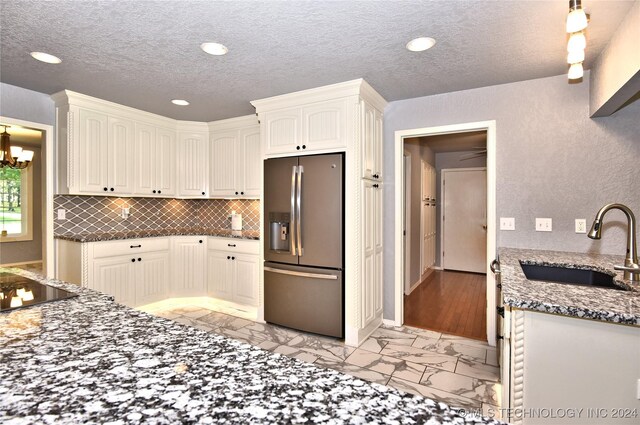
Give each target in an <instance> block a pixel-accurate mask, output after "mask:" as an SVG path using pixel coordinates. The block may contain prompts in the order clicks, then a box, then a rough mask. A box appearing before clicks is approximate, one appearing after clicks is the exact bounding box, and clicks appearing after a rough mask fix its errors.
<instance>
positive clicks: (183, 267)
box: [171, 236, 207, 297]
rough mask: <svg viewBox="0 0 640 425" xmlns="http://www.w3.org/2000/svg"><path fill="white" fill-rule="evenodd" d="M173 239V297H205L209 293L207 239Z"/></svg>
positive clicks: (200, 237)
mask: <svg viewBox="0 0 640 425" xmlns="http://www.w3.org/2000/svg"><path fill="white" fill-rule="evenodd" d="M171 239H172V240H171V257H172V260H173V284H172V285H171V294H172V296H174V297H189V296H203V295H204V294H206V292H207V269H206V267H207V238H206V237H204V236H174V237H172V238H171Z"/></svg>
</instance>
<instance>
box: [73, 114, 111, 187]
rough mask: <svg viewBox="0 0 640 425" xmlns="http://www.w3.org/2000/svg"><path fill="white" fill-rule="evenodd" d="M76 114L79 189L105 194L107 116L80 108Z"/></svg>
mask: <svg viewBox="0 0 640 425" xmlns="http://www.w3.org/2000/svg"><path fill="white" fill-rule="evenodd" d="M78 115H79V121H80V130H79V133H80V134H79V135H78V139H79V140H78V151H79V161H80V167H79V168H80V182H79V183H80V185H79V186H80V191H81V192H93V193H98V192H100V193H104V194H107V193H108V192H109V187H108V179H109V170H108V168H109V157H108V146H109V143H108V139H107V138H108V133H109V132H108V129H107V121H108V118H107V116H106V115H105V114H100V113H98V112H93V111H89V110H86V109H80V110H79V113H78Z"/></svg>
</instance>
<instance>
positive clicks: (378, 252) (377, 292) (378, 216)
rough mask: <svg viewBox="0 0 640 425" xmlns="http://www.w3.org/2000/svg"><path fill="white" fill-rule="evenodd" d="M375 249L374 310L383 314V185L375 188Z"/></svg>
mask: <svg viewBox="0 0 640 425" xmlns="http://www.w3.org/2000/svg"><path fill="white" fill-rule="evenodd" d="M373 228H374V231H373V250H374V262H373V267H374V273H373V275H374V279H373V282H374V283H373V285H374V287H373V311H374V316H375V317H378V316H379V315H381V314H382V282H383V277H382V257H383V253H382V251H383V244H382V187H381V186H379V187H374V189H373Z"/></svg>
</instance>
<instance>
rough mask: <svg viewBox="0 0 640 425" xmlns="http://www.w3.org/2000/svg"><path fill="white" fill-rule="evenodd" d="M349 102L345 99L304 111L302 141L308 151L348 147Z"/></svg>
mask: <svg viewBox="0 0 640 425" xmlns="http://www.w3.org/2000/svg"><path fill="white" fill-rule="evenodd" d="M346 115H347V102H346V101H345V100H343V99H340V100H330V101H327V102H319V103H316V104H314V105H313V106H307V107H305V108H304V109H303V111H302V121H303V125H302V140H303V145H305V146H306V148H305V149H306V150H320V149H333V148H340V147H346V146H347V136H346V130H347V126H346V124H345V118H346Z"/></svg>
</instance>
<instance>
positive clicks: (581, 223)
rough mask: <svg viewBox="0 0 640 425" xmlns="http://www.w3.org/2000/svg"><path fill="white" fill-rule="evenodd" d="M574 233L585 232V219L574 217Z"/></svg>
mask: <svg viewBox="0 0 640 425" xmlns="http://www.w3.org/2000/svg"><path fill="white" fill-rule="evenodd" d="M576 233H587V220H585V219H584V218H576Z"/></svg>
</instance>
